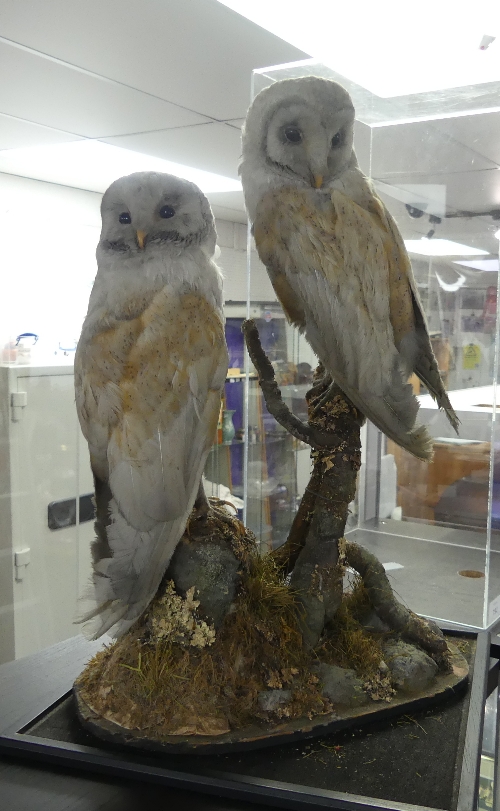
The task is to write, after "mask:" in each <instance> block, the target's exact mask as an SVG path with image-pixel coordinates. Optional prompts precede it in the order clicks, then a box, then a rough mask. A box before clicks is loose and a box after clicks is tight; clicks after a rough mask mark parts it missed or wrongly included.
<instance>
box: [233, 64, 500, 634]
mask: <svg viewBox="0 0 500 811" xmlns="http://www.w3.org/2000/svg"><path fill="white" fill-rule="evenodd" d="M307 75H316V76H323V77H327V78H332V79H335V80H336V81H338V82H340V83H341V84H342V85H343V86H344V87H346V89H347V90H348V91H349V92H350V93H351V95H352V98H353V101H354V105H355V108H356V126H355V148H356V152H357V156H358V160H359V163H360V165H361V168H362V170H363V171H364V172H365V174H366V175H367V176H368V177H370V178H371V179H372V181H373V183H374V185H375V188H376V190H377V193H378V194H379V195H380V197H381V198H382V200H383V201H384V203H385V205H386V206H387V208H388V209H389V211H390V212H391V214H392V215H393V216H394V218H395V220H396V222H397V223H398V226H399V228H400V230H401V232H402V235H403V237H404V240H405V242H406V244H407V248H408V250H409V253H410V257H411V260H412V265H413V271H414V275H415V278H416V282H417V286H418V289H419V293H420V297H421V300H422V303H423V306H424V309H425V312H426V315H427V319H428V324H429V331H430V335H431V341H432V345H433V348H434V352H435V354H436V357H437V360H438V364H439V368H440V371H441V374H442V377H443V380H444V383H445V386H446V388H447V389H448V391H449V396H450V399H451V402H452V404H453V406H454V408H455V410H456V412H457V414H458V417H459V419H460V421H461V426H460V435H459V436H458V437H457V436H456V435H455V434H454V431H453V429H452V428H451V426H450V425H449V423H448V421H447V419H446V417H445V415H444V414H443V413H441V412H439V411H438V410H437V409H436V407H435V405H434V403H433V401H432V400H431V398H430V396H429V395H428V394H427V392H426V390H425V388H424V387H423V385H421V384H420V383H419V381H418V379H417V378H412V379H411V383H412V385H413V386H414V391H415V393H416V395H417V396H418V399H419V402H420V411H419V420H420V422H423V423H425V424H427V425H428V428H429V431H430V433H431V435H432V437H433V439H434V443H435V445H434V460H433V462H432V463H430V464H426V463H424V462H421V461H419V460H417V459H415V458H413V457H412V456H411V455H410V454H408V453H407V452H405V451H403V450H402V449H401V448H399V447H398V446H397V445H395V444H394V443H393V442H391V441H388V440H387V439H386V437H385V436H383V435H382V434H381V433H380V432H379V431H378V430H377V429H376V428H375V427H374V426H373V425H371V424H370V423H368V424H367V425H366V426H365V428H364V429H363V431H362V443H363V449H362V450H363V456H362V458H363V464H362V469H361V471H360V474H359V479H358V491H357V496H356V500H355V502H354V503H353V504H352V505H351V508H352V511H351V515H350V518H349V521H348V527H347V529H348V533H349V534H350V537H352V538H355V539H356V540H357V541H358V542H359V543H361V544H363V545H364V546H365V547H367V548H368V549H370V550H371V551H372V552H373V553H374V554H376V555H377V556H378V558H379V559H380V561H381V562H382V563H383V564H384V565H385V568H386V571H387V572H388V574H389V577H390V578H391V581H392V583H393V586H394V589H395V592H396V593H397V595H398V596H399V598H400V599H401V600H402V601H404V602H405V603H406V604H407V605H408V606H410V607H411V608H412V609H413V610H414V611H416V612H419V613H422V614H425V615H427V616H430V617H434V618H436V619H438V620H439V619H441V620H446V621H448V622H453V623H460V624H464V625H471V626H476V627H484V626H488V625H490V624H491V623H492V622H494V621H495V620H496V619H498V618H499V617H500V597H499V595H500V565H499V563H500V562H499V560H498V558H499V551H500V462H499V460H498V456H497V457H496V456H495V449H496V448H498V447H500V444H499V442H500V435H498V428H497V426H496V421H495V416H496V381H497V378H498V356H497V354H498V353H497V348H498V319H497V284H498V237H495V234H496V232H497V231H498V229H499V228H500V219H499V218H500V179H499V177H498V158H499V146H498V145H499V143H500V105H499V103H498V99H499V91H500V85H499V84H498V83H492V84H486V85H481V86H476V87H462V88H453V89H451V90H442V91H436V92H432V93H423V94H418V95H410V96H404V97H403V96H401V97H397V98H379V97H377V96H375V95H373V94H372V93H370V92H369V91H368V90H366V89H365V88H362V87H360V86H358V85H355V84H354V83H353V82H351V81H350V80H348V79H346V78H345V77H342V76H340V75H338V74H336V73H335V72H334V71H333V70H331V69H329V68H327V67H325V66H324V65H321V64H318V63H315V62H314V61H313V60H307V61H305V62H303V63H294V64H291V65H283V66H278V67H273V68H269V69H262V70H259V71H256V72H255V73H254V75H253V90H252V92H253V95H256V94H257V93H258V92H259V91H260V90H261V89H263V88H264V87H266V86H268V85H270V84H271V83H272V82H275V81H278V80H280V79H285V78H296V77H300V76H307ZM498 236H499V237H500V231H499V233H498ZM254 257H255V252H254V249H253V250H252V252H251V261H250V263H249V273H250V277H251V280H252V273H253V274H254V275H255V273H256V270H255V264H256V262H255V258H254ZM258 272H260V269H259V271H258ZM250 309H251V310H252V311H255V310H257V311H258V313H257V318H258V326H259V329H260V331H261V334H262V335H263V336H264V340H263V343H264V346H265V347H266V348H267V349H268V353H270V357H271V360H273V362H274V365H275V369H276V372H277V377H278V381H279V382H280V385H281V388H282V391H283V392H284V393H285V395H286V398H287V400H288V403H289V405H290V406H291V407H292V409H293V411H294V412H295V413H297V414H298V415H300V416H302V417H304V418H305V410H306V409H305V403H304V399H303V397H304V393H305V391H307V388H308V385H309V384H310V381H311V375H312V371H313V370H314V367H315V363H316V361H315V358H314V356H313V354H312V352H311V350H310V348H309V346H308V345H307V343H306V341H305V340H304V338H303V337H301V336H299V334H298V333H297V332H296V331H295V330H293V329H291V328H290V327H289V326H288V325H287V323H286V322H285V321H284V319H283V314H282V313H281V311H280V310H279V305H277V304H276V300H275V297H271V298H270V299H269V300H268V301H266V302H262V301H259V300H258V297H257V296H254V298H252V300H251V302H250ZM248 385H249V388H248V393H249V401H248V402H249V425H250V426H252V428H251V429H250V435H253V434H252V431H253V429H254V426H256V427H257V432H258V437H259V441H261V442H262V441H263V447H262V449H261V450H260V451H259V453H260V456H259V461H258V465H259V466H260V467H259V468H258V469H259V470H261V471H262V479H261V482H262V483H261V487H262V490H261V496H262V501H261V512H260V524H259V525H258V526H256V525H255V523H254V526H253V528H254V529H256V531H257V533H258V535H259V537H260V539H261V541H262V543H263V545H264V546H267V547H269V546H276V545H278V544H280V543H281V542H282V541H283V540H284V537H285V536H286V528H287V527H289V525H290V521H291V519H292V518H293V514H294V512H295V510H296V507H297V503H298V502H299V500H300V497H301V495H302V494H303V492H304V489H305V487H306V486H307V482H308V477H309V474H310V471H311V463H310V459H309V449H308V448H306V447H305V446H301V444H300V443H297V441H296V440H293V439H292V438H291V437H288V436H286V435H284V433H283V432H282V430H280V428H279V426H277V425H276V423H275V422H274V420H273V419H272V418H271V417H270V416H269V415H268V414H267V412H266V409H265V406H264V405H263V403H262V399H261V398H260V397H259V394H258V391H257V390H256V389H255V385H254V383H253V381H252V379H250V380H249V384H248ZM249 448H251V445H250V446H249ZM256 469H257V467H256V466H255V459H254V458H253V457H252V458H251V461H250V459H249V465H248V496H249V498H248V514H249V516H250V515H252V521H254V522H255V520H256V519H257V518H258V516H257V515H256V514H255V513H252V511H251V503H252V501H251V494H252V486H251V482H252V481H253V480H254V479H253V474H254V472H255V470H256ZM264 482H267V487H266V488H265V491H264Z"/></svg>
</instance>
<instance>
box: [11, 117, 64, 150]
mask: <svg viewBox="0 0 500 811" xmlns="http://www.w3.org/2000/svg"><path fill="white" fill-rule="evenodd" d="M78 139H79V136H78V135H72V134H71V133H69V132H62V131H61V130H55V129H51V128H50V127H42V126H41V125H40V124H33V123H32V122H31V121H23V120H22V119H20V118H12V117H11V116H9V115H2V114H1V113H0V150H2V149H17V148H18V147H25V146H42V145H43V144H62V143H66V142H68V141H77V140H78Z"/></svg>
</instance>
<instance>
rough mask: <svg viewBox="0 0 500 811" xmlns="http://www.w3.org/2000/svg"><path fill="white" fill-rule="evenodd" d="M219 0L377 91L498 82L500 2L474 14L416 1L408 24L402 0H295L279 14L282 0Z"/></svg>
mask: <svg viewBox="0 0 500 811" xmlns="http://www.w3.org/2000/svg"><path fill="white" fill-rule="evenodd" d="M220 2H222V3H223V5H225V6H228V7H229V8H231V9H233V11H236V12H238V13H239V14H241V15H243V16H244V17H247V18H248V19H249V20H252V21H253V22H254V23H256V24H257V25H259V26H261V27H262V28H265V29H267V30H268V31H271V32H272V33H273V34H275V35H276V36H278V37H280V38H281V39H284V40H285V41H286V42H289V43H290V44H292V45H294V46H295V47H296V48H300V49H301V50H302V51H305V52H306V53H307V54H309V55H310V56H313V57H315V58H316V59H318V60H320V61H321V62H323V63H324V64H325V65H328V67H330V68H332V69H333V70H334V71H336V72H337V73H339V74H340V75H341V76H345V77H347V78H348V79H351V80H352V81H354V82H356V83H357V84H359V85H361V86H362V87H364V88H366V89H368V90H370V91H371V92H372V93H375V94H376V95H378V96H383V97H391V96H400V95H407V94H411V93H425V92H429V91H432V90H441V89H444V88H452V87H463V86H467V85H475V84H479V83H484V82H493V81H499V80H500V70H499V65H498V53H499V50H500V47H499V46H500V43H499V38H498V34H499V25H498V0H477V2H475V3H474V13H473V14H465V13H463V14H459V13H457V2H456V0H440V2H439V3H436V2H435V0H419V3H418V7H416V8H418V11H417V13H415V14H412V15H411V22H409V18H408V5H407V4H406V3H402V2H401V0H384V3H383V4H380V3H367V2H366V0H362V1H360V0H352V1H351V2H350V3H332V0H308V3H307V11H306V13H304V7H303V6H302V5H301V4H300V3H295V4H293V3H289V4H288V5H287V7H286V12H285V11H284V8H283V2H282V0H220ZM485 34H487V35H488V36H489V38H490V41H491V44H490V46H489V47H488V48H487V49H481V43H482V42H483V38H484V35H485ZM495 37H496V40H495V39H494V38H495Z"/></svg>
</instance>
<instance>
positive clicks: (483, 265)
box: [453, 259, 499, 273]
mask: <svg viewBox="0 0 500 811" xmlns="http://www.w3.org/2000/svg"><path fill="white" fill-rule="evenodd" d="M453 264H454V265H462V266H463V267H465V268H471V269H472V270H488V271H490V272H491V273H498V264H499V263H498V259H476V260H474V262H453Z"/></svg>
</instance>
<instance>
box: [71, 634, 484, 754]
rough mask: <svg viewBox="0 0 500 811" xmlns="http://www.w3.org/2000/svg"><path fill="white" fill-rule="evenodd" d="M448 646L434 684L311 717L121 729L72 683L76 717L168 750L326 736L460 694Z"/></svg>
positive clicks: (463, 668)
mask: <svg viewBox="0 0 500 811" xmlns="http://www.w3.org/2000/svg"><path fill="white" fill-rule="evenodd" d="M448 646H449V649H450V651H451V653H452V672H450V673H444V674H438V676H437V677H436V679H435V681H434V682H433V684H432V685H431V686H430V687H428V688H427V689H426V690H424V691H423V692H421V693H412V694H411V695H410V694H403V693H400V694H396V695H395V696H394V697H393V699H392V701H391V702H390V703H386V702H375V701H373V702H371V703H370V704H366V705H364V706H362V707H358V708H354V707H341V706H339V707H338V708H337V710H336V712H334V713H331V714H329V715H320V716H315V717H314V718H312V719H309V718H296V719H294V720H292V721H284V722H280V723H277V724H274V725H266V724H255V725H253V726H249V727H246V728H244V729H237V730H234V731H232V732H229V733H225V734H222V735H218V736H213V735H211V736H202V735H186V736H183V735H164V736H162V737H154V736H152V735H151V733H150V731H149V732H148V731H146V730H140V729H125V728H124V727H121V726H119V724H116V723H114V722H113V721H108V720H107V719H105V718H102V717H100V716H99V715H98V714H97V713H96V712H95V711H94V710H93V709H92V707H91V706H89V705H88V704H87V703H86V702H85V700H84V699H83V697H82V695H81V690H80V688H79V686H78V684H75V687H74V695H75V700H76V705H77V711H78V716H79V718H80V721H81V723H82V724H83V726H84V727H85V728H86V729H88V730H89V731H90V732H92V733H93V734H94V735H96V736H97V737H99V738H101V739H103V740H105V741H109V742H111V743H115V744H118V745H120V746H130V747H133V748H135V749H145V750H149V751H155V752H165V753H172V754H182V753H189V754H207V755H208V754H210V755H212V754H216V753H220V754H224V753H227V752H237V751H242V750H250V749H259V748H263V747H265V746H277V745H278V744H282V743H291V742H293V741H297V740H303V739H305V738H313V737H318V736H323V735H328V734H331V733H332V732H335V731H336V730H340V729H345V728H346V727H350V726H360V725H362V724H366V723H371V722H374V721H379V720H382V719H387V718H390V717H392V716H396V715H402V714H409V713H412V712H415V711H416V710H419V709H422V708H424V707H426V706H430V705H432V704H436V703H438V702H440V701H442V700H444V699H446V698H449V697H451V696H459V695H461V694H462V693H463V692H465V690H466V687H467V683H468V675H469V666H468V664H467V661H466V660H465V659H464V657H463V656H462V654H461V653H460V652H459V650H458V649H457V648H456V647H455V646H454V645H453V644H451V643H449V645H448Z"/></svg>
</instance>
